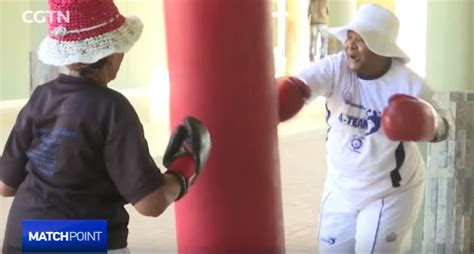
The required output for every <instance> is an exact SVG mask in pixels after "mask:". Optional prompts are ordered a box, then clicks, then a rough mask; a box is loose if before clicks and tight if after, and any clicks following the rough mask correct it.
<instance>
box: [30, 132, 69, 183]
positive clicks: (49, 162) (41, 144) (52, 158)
mask: <svg viewBox="0 0 474 254" xmlns="http://www.w3.org/2000/svg"><path fill="white" fill-rule="evenodd" d="M34 135H35V139H37V140H38V144H37V145H36V146H35V147H34V148H31V149H29V150H28V151H27V152H26V155H27V157H28V159H29V160H30V162H31V163H32V164H33V165H34V166H35V168H36V169H38V170H39V171H40V172H42V173H43V174H44V175H48V176H49V175H52V174H53V171H54V169H55V167H56V153H57V151H58V150H59V147H60V145H61V144H62V143H63V141H64V139H66V138H75V137H77V133H76V132H75V131H73V130H69V129H64V128H58V129H52V130H50V129H46V128H38V129H35V130H34Z"/></svg>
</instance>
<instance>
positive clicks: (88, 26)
mask: <svg viewBox="0 0 474 254" xmlns="http://www.w3.org/2000/svg"><path fill="white" fill-rule="evenodd" d="M49 8H50V10H51V11H52V13H59V12H62V13H65V12H69V13H70V20H69V22H59V21H60V20H59V19H58V20H56V19H54V18H53V19H50V20H49V21H50V23H49V36H48V37H47V38H46V39H45V40H44V41H43V42H42V44H41V46H40V50H39V58H40V60H42V61H43V62H45V63H46V64H50V65H55V66H66V67H67V68H66V71H65V73H64V74H60V75H59V77H57V78H56V79H55V80H52V81H50V82H48V83H46V84H43V85H41V86H39V87H37V88H36V89H35V91H34V92H33V94H32V96H31V98H30V99H29V100H28V102H27V104H26V105H25V106H24V107H23V109H22V110H21V112H20V113H19V115H18V118H17V120H16V123H15V125H14V127H13V130H12V131H11V134H10V136H9V138H8V141H7V143H6V145H5V149H4V152H3V155H2V157H1V158H0V176H1V178H0V193H1V195H2V196H15V198H14V200H13V203H12V207H11V209H10V213H9V217H8V222H7V227H6V232H5V239H4V244H3V253H17V252H21V246H22V240H21V235H22V232H21V223H22V220H25V219H30V220H38V219H105V220H107V222H108V249H109V250H115V252H117V251H118V253H127V252H128V250H127V248H126V247H127V236H128V229H127V225H128V221H129V215H128V213H127V212H126V210H125V208H124V205H125V204H127V203H131V204H132V205H133V206H134V207H135V208H136V209H137V210H138V212H140V213H141V214H143V215H145V216H154V217H156V216H158V215H160V214H161V213H162V212H163V211H164V210H165V209H166V208H167V207H168V206H169V205H170V204H171V203H172V202H174V201H175V200H177V199H179V198H180V197H181V196H183V195H184V194H185V193H186V190H187V188H188V185H189V179H190V178H191V177H194V175H195V174H196V173H197V172H199V170H200V169H201V167H202V165H203V164H204V163H205V162H206V159H207V155H208V153H209V149H210V139H209V134H208V132H207V129H206V128H205V127H204V126H203V125H202V124H201V123H200V122H199V121H197V120H196V119H194V118H187V119H186V120H185V123H184V124H183V125H181V126H179V131H178V132H177V133H175V135H173V136H172V138H171V139H170V144H169V145H168V149H167V151H166V152H165V155H164V158H165V160H164V163H163V164H164V165H165V166H166V167H167V168H168V171H167V172H166V173H165V174H162V173H161V172H160V170H159V169H158V168H157V166H156V165H155V163H154V161H153V159H152V158H151V156H150V153H149V150H148V145H147V142H146V140H145V137H144V133H143V127H142V125H141V123H140V120H139V118H138V116H137V114H136V112H135V110H134V109H133V107H132V105H131V104H130V103H129V101H128V100H127V99H126V98H125V97H124V96H123V95H121V94H120V93H118V92H116V91H114V90H112V89H109V88H108V87H107V84H108V83H109V82H110V81H111V80H113V79H115V77H116V74H117V72H118V70H119V68H120V64H121V62H122V59H123V57H124V52H126V51H128V50H129V49H130V48H131V47H132V45H133V44H134V43H135V42H136V41H137V40H138V38H139V37H140V34H141V31H142V28H143V26H142V24H141V22H140V20H139V19H137V18H125V17H123V16H122V15H120V13H119V12H118V10H117V8H116V6H115V5H114V3H113V2H112V1H111V0H90V1H67V0H64V1H62V0H50V1H49ZM185 142H187V143H188V144H186V145H185V144H184V143H185ZM167 173H168V174H167Z"/></svg>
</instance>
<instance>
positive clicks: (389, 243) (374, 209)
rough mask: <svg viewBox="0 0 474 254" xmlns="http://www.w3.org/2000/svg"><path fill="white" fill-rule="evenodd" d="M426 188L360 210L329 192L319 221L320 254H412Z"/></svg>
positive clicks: (406, 192)
mask: <svg viewBox="0 0 474 254" xmlns="http://www.w3.org/2000/svg"><path fill="white" fill-rule="evenodd" d="M423 186H424V185H423V184H419V185H417V186H415V187H412V188H409V189H407V190H404V191H403V192H400V193H396V194H394V195H390V196H387V197H384V198H382V199H378V200H375V201H373V202H372V203H370V204H368V205H367V206H366V207H364V208H363V209H361V210H355V209H351V208H348V207H346V206H344V205H343V202H341V198H340V197H338V195H337V194H336V192H328V193H326V194H325V196H324V197H323V200H322V203H321V215H320V219H319V225H320V226H319V250H320V253H357V254H361V253H364V254H365V253H384V254H389V253H410V252H409V248H410V247H411V227H412V226H413V224H414V222H415V220H416V218H417V216H418V213H419V211H420V207H421V203H422V200H423Z"/></svg>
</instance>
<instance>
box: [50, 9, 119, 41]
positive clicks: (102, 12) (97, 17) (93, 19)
mask: <svg viewBox="0 0 474 254" xmlns="http://www.w3.org/2000/svg"><path fill="white" fill-rule="evenodd" d="M49 9H50V11H51V13H50V15H53V16H52V17H50V18H49V19H48V21H49V26H48V29H49V36H50V37H51V38H53V39H56V40H60V41H80V40H84V39H87V38H91V37H95V36H98V35H101V34H104V33H108V32H111V31H113V30H115V29H117V28H119V27H120V26H121V25H122V24H123V23H124V22H125V17H123V16H122V15H120V13H119V11H118V9H117V7H116V6H115V4H114V2H113V1H112V0H49ZM58 13H62V14H63V15H65V16H66V15H67V14H68V15H69V22H67V20H64V19H60V18H59V17H58ZM109 22H110V23H109ZM102 24H105V25H103V26H100V25H102ZM96 26H100V27H97V28H94V29H90V28H93V27H96ZM58 27H63V28H65V29H66V31H68V33H66V34H65V35H63V36H58V35H57V34H55V30H56V29H57V28H58ZM83 29H85V31H82V32H71V31H75V30H76V31H77V30H83Z"/></svg>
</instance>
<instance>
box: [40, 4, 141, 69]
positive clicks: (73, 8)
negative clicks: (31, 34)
mask: <svg viewBox="0 0 474 254" xmlns="http://www.w3.org/2000/svg"><path fill="white" fill-rule="evenodd" d="M48 3H49V9H50V11H51V12H50V15H53V16H50V17H49V19H48V21H49V22H48V36H47V37H46V38H45V39H44V40H43V41H42V42H41V44H40V47H39V50H38V58H39V59H40V60H41V61H42V62H44V63H45V64H49V65H54V66H65V65H69V64H73V63H86V64H88V63H95V62H97V61H98V60H100V59H102V58H104V57H106V56H109V55H112V54H114V53H123V52H127V51H128V50H129V49H130V48H131V47H132V46H133V45H134V44H135V42H136V41H137V40H138V38H140V35H141V33H142V30H143V24H142V23H141V21H140V20H139V19H138V18H137V17H129V18H125V17H124V16H122V15H121V14H120V13H119V11H118V9H117V7H116V6H115V4H114V2H113V0H81V1H71V0H49V1H48ZM59 14H61V15H63V16H60V15H59ZM64 16H65V17H68V18H67V19H66V18H64ZM61 17H62V18H61Z"/></svg>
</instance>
